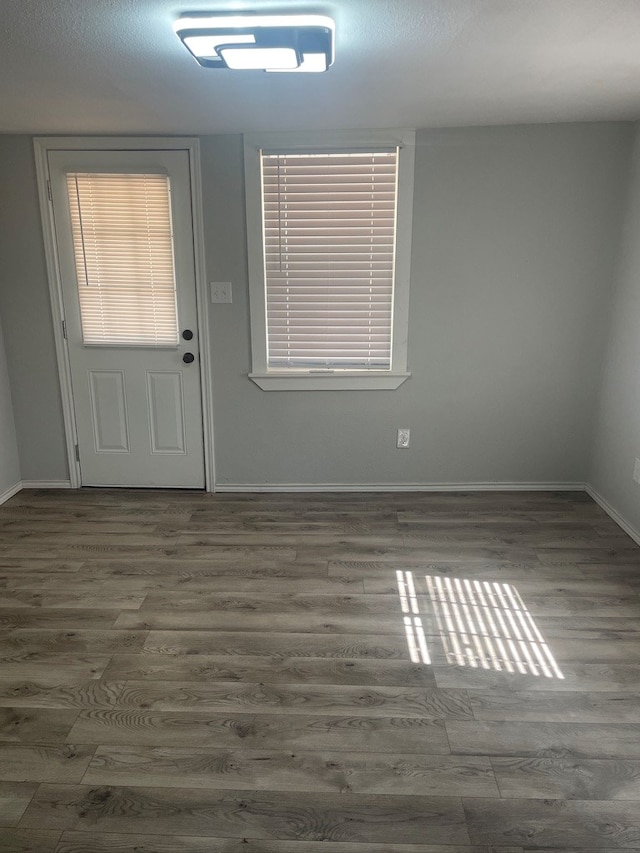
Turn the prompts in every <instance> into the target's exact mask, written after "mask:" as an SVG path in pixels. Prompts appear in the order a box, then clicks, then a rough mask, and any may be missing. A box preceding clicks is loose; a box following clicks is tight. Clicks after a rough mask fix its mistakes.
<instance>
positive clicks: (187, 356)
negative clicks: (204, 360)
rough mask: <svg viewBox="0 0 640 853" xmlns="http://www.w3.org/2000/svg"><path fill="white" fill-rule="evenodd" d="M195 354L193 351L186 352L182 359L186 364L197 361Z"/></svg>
mask: <svg viewBox="0 0 640 853" xmlns="http://www.w3.org/2000/svg"><path fill="white" fill-rule="evenodd" d="M195 358H196V357H195V355H194V354H193V353H192V352H185V354H184V355H183V356H182V360H183V361H184V363H185V364H191V362H192V361H195Z"/></svg>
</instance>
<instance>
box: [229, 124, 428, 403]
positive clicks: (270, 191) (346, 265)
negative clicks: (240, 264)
mask: <svg viewBox="0 0 640 853" xmlns="http://www.w3.org/2000/svg"><path fill="white" fill-rule="evenodd" d="M413 153H414V134H413V133H412V132H403V133H401V134H398V133H395V134H393V133H390V132H369V133H367V134H357V133H349V134H334V133H332V134H326V133H323V134H313V136H310V135H296V136H288V137H287V138H283V137H282V136H281V135H275V136H274V135H266V134H265V135H264V136H260V137H247V138H246V140H245V170H246V171H245V174H246V186H247V225H248V239H249V275H250V285H251V292H250V296H251V327H252V348H253V370H252V372H251V373H250V374H249V375H250V378H251V379H253V380H254V381H255V382H256V383H257V384H258V385H259V386H260V387H261V388H263V389H264V390H307V389H320V390H322V389H333V390H337V389H371V388H379V389H392V388H397V387H398V386H399V385H400V384H401V383H402V382H403V381H404V380H405V379H406V378H407V377H408V375H409V374H408V373H407V351H406V343H407V319H408V288H409V253H410V244H411V208H412V200H413Z"/></svg>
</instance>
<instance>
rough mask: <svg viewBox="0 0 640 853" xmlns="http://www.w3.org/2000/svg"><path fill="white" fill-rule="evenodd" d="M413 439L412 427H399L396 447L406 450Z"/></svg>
mask: <svg viewBox="0 0 640 853" xmlns="http://www.w3.org/2000/svg"><path fill="white" fill-rule="evenodd" d="M410 440H411V430H410V429H399V430H398V437H397V439H396V447H397V448H398V450H406V449H407V448H408V447H409V442H410Z"/></svg>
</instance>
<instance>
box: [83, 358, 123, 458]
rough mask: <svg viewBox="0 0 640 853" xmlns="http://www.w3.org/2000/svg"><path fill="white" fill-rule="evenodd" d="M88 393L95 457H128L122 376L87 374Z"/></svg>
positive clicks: (107, 372)
mask: <svg viewBox="0 0 640 853" xmlns="http://www.w3.org/2000/svg"><path fill="white" fill-rule="evenodd" d="M89 390H90V394H91V416H92V420H93V442H94V446H95V449H96V453H129V451H130V447H129V424H128V422H127V404H126V395H125V387H124V373H123V372H122V371H121V370H90V371H89Z"/></svg>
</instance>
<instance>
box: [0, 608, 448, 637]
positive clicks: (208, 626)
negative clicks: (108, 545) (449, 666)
mask: <svg viewBox="0 0 640 853" xmlns="http://www.w3.org/2000/svg"><path fill="white" fill-rule="evenodd" d="M0 620H1V617H0ZM423 623H425V633H427V632H428V633H430V634H437V633H438V626H437V624H436V622H435V619H433V617H432V618H431V620H427V619H426V618H424V619H423ZM116 627H117V628H122V629H129V628H137V629H141V630H153V631H157V630H165V631H206V630H209V631H237V629H238V614H237V613H225V612H223V611H219V610H218V611H215V610H214V611H211V610H204V609H203V610H200V611H198V610H187V611H183V610H177V611H176V610H165V609H162V610H150V609H146V610H144V612H142V611H137V610H136V611H129V612H123V613H121V614H120V616H119V617H118V620H117V622H116ZM242 628H243V630H244V631H258V632H267V631H278V632H283V631H286V632H287V633H289V632H291V633H309V634H369V635H371V634H373V633H378V634H391V635H397V633H398V630H402V616H401V615H400V614H398V615H396V616H390V617H386V618H385V617H383V616H360V615H358V614H349V615H342V614H339V613H337V614H323V613H293V614H292V613H287V612H286V611H283V612H282V613H279V614H277V613H243V614H242Z"/></svg>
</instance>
